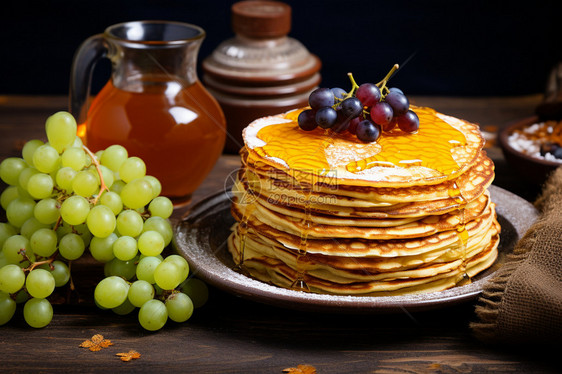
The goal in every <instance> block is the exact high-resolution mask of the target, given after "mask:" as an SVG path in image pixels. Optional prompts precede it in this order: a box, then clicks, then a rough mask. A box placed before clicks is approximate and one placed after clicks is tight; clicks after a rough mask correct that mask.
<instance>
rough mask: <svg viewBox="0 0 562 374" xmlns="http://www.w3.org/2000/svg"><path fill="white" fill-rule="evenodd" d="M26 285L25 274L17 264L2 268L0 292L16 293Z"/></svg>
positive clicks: (0, 271) (0, 270)
mask: <svg viewBox="0 0 562 374" xmlns="http://www.w3.org/2000/svg"><path fill="white" fill-rule="evenodd" d="M24 283H25V273H24V272H23V270H22V268H20V267H19V266H18V265H15V264H8V265H4V266H3V267H2V268H0V291H2V292H6V293H16V292H18V291H19V290H21V288H22V287H23V285H24Z"/></svg>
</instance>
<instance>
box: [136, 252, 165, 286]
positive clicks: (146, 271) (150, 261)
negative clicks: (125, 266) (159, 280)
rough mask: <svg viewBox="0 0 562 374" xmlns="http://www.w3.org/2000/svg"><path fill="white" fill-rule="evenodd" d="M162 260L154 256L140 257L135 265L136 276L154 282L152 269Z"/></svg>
mask: <svg viewBox="0 0 562 374" xmlns="http://www.w3.org/2000/svg"><path fill="white" fill-rule="evenodd" d="M161 262H162V260H161V259H160V258H158V257H154V256H146V257H142V258H141V259H140V260H139V263H138V265H137V278H138V279H140V280H144V281H147V282H148V283H150V284H154V270H156V268H157V267H158V265H160V263H161Z"/></svg>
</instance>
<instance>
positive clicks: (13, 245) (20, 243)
mask: <svg viewBox="0 0 562 374" xmlns="http://www.w3.org/2000/svg"><path fill="white" fill-rule="evenodd" d="M21 250H23V251H25V254H26V255H27V256H28V257H30V256H31V255H32V254H33V250H32V249H31V248H30V246H29V239H27V238H26V237H25V236H23V235H14V236H10V237H9V238H8V239H6V241H5V242H4V245H3V246H2V252H4V256H5V257H6V260H8V262H9V263H10V264H19V263H20V262H21V261H23V260H24V258H23V256H22V255H21V254H20V253H19V252H20V251H21ZM10 293H13V292H10Z"/></svg>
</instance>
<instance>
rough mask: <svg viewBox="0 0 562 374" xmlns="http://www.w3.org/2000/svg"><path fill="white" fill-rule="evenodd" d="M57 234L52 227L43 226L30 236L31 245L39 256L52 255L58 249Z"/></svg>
mask: <svg viewBox="0 0 562 374" xmlns="http://www.w3.org/2000/svg"><path fill="white" fill-rule="evenodd" d="M57 242H58V240H57V234H56V233H55V232H54V231H53V230H50V229H47V228H42V229H39V230H37V231H35V232H34V233H33V235H31V238H29V246H30V247H31V249H32V250H33V252H34V253H35V255H37V256H43V257H50V256H52V255H53V253H55V251H56V250H57Z"/></svg>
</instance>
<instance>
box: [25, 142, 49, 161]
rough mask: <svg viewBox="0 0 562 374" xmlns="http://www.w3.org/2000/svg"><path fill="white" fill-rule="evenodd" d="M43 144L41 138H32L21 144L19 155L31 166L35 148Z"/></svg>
mask: <svg viewBox="0 0 562 374" xmlns="http://www.w3.org/2000/svg"><path fill="white" fill-rule="evenodd" d="M43 144H45V143H43V142H42V141H41V140H39V139H33V140H29V141H27V142H26V143H25V144H24V145H23V148H22V150H21V155H22V157H23V159H24V160H25V162H26V163H27V164H28V165H29V166H33V154H34V153H35V150H36V149H37V148H39V147H40V146H42V145H43Z"/></svg>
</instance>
